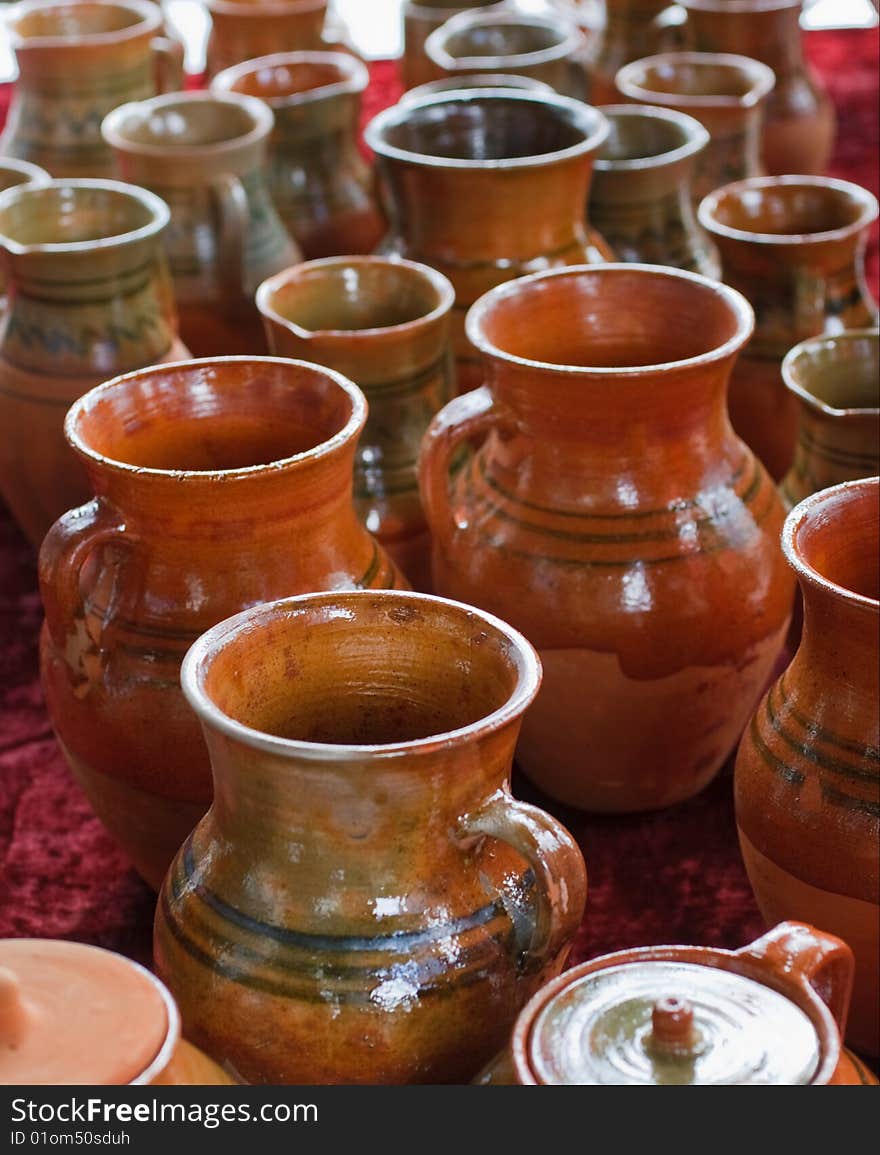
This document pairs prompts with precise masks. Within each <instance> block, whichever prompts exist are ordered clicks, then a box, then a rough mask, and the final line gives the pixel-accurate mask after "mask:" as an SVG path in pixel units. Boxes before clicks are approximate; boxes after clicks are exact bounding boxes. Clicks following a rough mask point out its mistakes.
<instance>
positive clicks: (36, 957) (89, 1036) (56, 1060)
mask: <svg viewBox="0 0 880 1155" xmlns="http://www.w3.org/2000/svg"><path fill="white" fill-rule="evenodd" d="M0 1029H2V1039H3V1045H2V1046H0V1085H4V1086H19V1087H20V1086H38V1085H39V1086H75V1085H79V1086H83V1085H87V1086H108V1085H113V1084H115V1085H120V1084H122V1085H125V1084H127V1085H129V1086H137V1085H140V1086H144V1085H149V1086H184V1085H188V1086H195V1085H204V1086H220V1085H228V1084H229V1083H231V1082H232V1079H230V1078H229V1076H228V1075H227V1074H226V1073H225V1072H224V1071H222V1070H221V1069H220V1068H219V1067H218V1066H217V1064H216V1063H213V1062H212V1061H211V1060H210V1059H209V1058H208V1057H207V1056H206V1055H203V1054H202V1053H201V1051H198V1050H196V1048H195V1047H193V1046H192V1045H191V1044H190V1043H188V1042H186V1040H184V1039H182V1038H181V1037H180V1014H179V1012H178V1010H177V1006H176V1004H175V1002H174V999H172V997H171V995H170V993H169V991H168V988H167V987H166V986H165V985H164V984H163V983H161V982H159V980H158V979H157V978H156V977H155V976H154V975H152V974H150V972H149V971H147V970H145V969H144V968H143V967H142V966H138V964H137V963H135V962H132V961H131V959H127V958H124V957H123V956H122V955H120V954H115V953H113V952H112V951H109V950H102V949H101V948H100V947H96V946H86V945H85V944H84V943H79V942H62V941H60V940H58V939H28V938H14V939H3V940H0Z"/></svg>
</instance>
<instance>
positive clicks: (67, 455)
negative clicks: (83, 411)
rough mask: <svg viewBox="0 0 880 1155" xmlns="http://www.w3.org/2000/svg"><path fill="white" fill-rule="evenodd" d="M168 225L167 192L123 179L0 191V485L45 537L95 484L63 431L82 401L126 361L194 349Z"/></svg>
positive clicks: (24, 522)
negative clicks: (1, 304)
mask: <svg viewBox="0 0 880 1155" xmlns="http://www.w3.org/2000/svg"><path fill="white" fill-rule="evenodd" d="M167 225H168V209H167V207H166V206H165V204H163V202H162V201H161V200H159V198H158V197H155V196H153V194H152V193H149V192H147V191H146V190H144V189H141V188H135V187H134V186H133V185H127V184H120V183H118V182H116V181H98V180H89V181H73V180H71V181H52V182H51V183H49V184H46V185H43V186H33V185H20V186H18V187H17V188H11V189H7V190H6V192H4V193H0V259H2V263H3V267H4V270H5V279H6V285H7V289H8V301H7V305H8V307H7V310H6V316H5V318H4V323H3V327H2V330H0V491H2V493H3V496H4V498H5V499H6V502H7V504H8V505H9V508H10V510H11V512H12V515H13V517H14V518H15V519H16V521H17V522H18V524H19V525H20V526H21V528H22V529H23V530H24V532H25V534H26V535H27V536H28V538H29V539H30V541H31V542H32V544H33V545H34V546H39V544H40V542H41V541H42V539H43V535H44V534H45V532H46V530H47V529H48V528H49V526H50V525H51V524H52V522H53V521H54V520H55V519H56V518H57V517H60V516H61V514H62V513H63V512H64V511H65V510H66V509H69V508H70V506H71V504H75V503H76V502H79V501H86V500H87V499H88V496H89V487H88V484H87V481H86V476H85V473H84V472H83V470H82V467H81V465H80V464H79V462H78V461H77V460H76V458H75V457H74V455H73V454H72V453H71V452H70V449H69V447H68V446H67V444H66V443H65V440H64V435H63V432H62V428H63V424H64V415H65V413H66V412H67V409H68V407H69V406H70V404H71V402H73V401H75V400H76V399H77V398H78V397H81V396H82V394H83V393H85V392H87V391H88V390H89V389H91V388H92V387H93V386H95V385H97V384H98V383H99V382H101V381H105V380H106V379H107V378H108V377H112V376H113V375H114V374H116V373H122V372H127V371H128V370H130V369H137V368H140V367H141V366H143V365H152V364H155V363H156V362H162V361H174V360H177V359H179V358H181V357H188V356H189V352H188V350H187V348H186V346H184V345H183V344H182V343H181V342H180V341H179V340H178V338H177V332H176V329H177V318H176V315H175V310H174V300H173V296H172V290H171V279H170V277H169V275H168V265H167V262H166V260H165V254H164V252H163V250H162V234H163V233H164V231H165V229H166V228H167Z"/></svg>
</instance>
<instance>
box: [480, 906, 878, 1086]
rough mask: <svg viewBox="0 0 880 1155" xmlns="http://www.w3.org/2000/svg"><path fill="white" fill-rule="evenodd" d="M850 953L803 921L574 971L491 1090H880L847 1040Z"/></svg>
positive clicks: (522, 1023) (530, 1018)
mask: <svg viewBox="0 0 880 1155" xmlns="http://www.w3.org/2000/svg"><path fill="white" fill-rule="evenodd" d="M852 980H853V956H852V951H851V950H850V949H849V947H848V946H847V945H846V943H843V942H841V941H840V939H838V938H835V937H834V936H833V935H830V934H826V933H825V932H824V931H818V930H815V929H814V928H813V927H812V926H808V925H806V924H804V923H798V922H785V923H781V924H780V925H779V926H776V927H774V928H773V930H771V931H770V932H769V933H768V934H766V935H764V937H763V938H759V939H758V940H757V941H756V942H753V943H750V944H749V945H748V946H746V947H743V948H742V949H741V950H737V951H729V950H718V949H712V948H711V947H699V946H650V947H642V948H640V949H636V950H626V951H618V952H617V953H615V954H608V955H603V956H601V957H599V958H595V959H593V960H592V961H590V962H587V963H582V964H581V965H580V966H576V967H573V968H572V969H571V970H569V971H567V972H566V973H565V974H564V975H561V976H560V977H559V978H558V979H556V980H554V981H553V982H552V983H548V985H547V986H546V987H544V988H543V990H541V991H539V992H538V994H536V995H535V996H534V997H533V998H532V1000H531V1001H530V1002H529V1004H528V1006H526V1007H525V1008H524V1009H523V1011H522V1012H521V1014H520V1015H519V1017H518V1019H517V1022H516V1026H515V1027H514V1030H513V1035H512V1038H511V1041H510V1045H509V1047H508V1048H507V1050H506V1051H505V1052H503V1053H502V1054H501V1055H500V1056H499V1057H498V1059H497V1060H496V1061H495V1062H494V1063H493V1064H492V1065H491V1066H490V1067H488V1068H487V1069H486V1070H485V1071H484V1072H482V1073H481V1075H480V1076H479V1077H478V1079H477V1080H475V1081H476V1082H477V1083H479V1084H481V1085H483V1086H511V1085H515V1086H655V1087H656V1086H686V1087H706V1086H737V1087H742V1086H765V1087H766V1086H783V1085H785V1086H792V1085H801V1086H803V1085H806V1086H810V1087H815V1086H824V1085H828V1084H831V1085H833V1086H876V1085H877V1079H876V1077H875V1076H874V1075H873V1073H872V1072H871V1071H870V1070H869V1069H868V1068H867V1067H866V1066H865V1064H864V1063H862V1062H861V1061H860V1060H859V1059H858V1058H857V1057H856V1056H855V1055H853V1054H852V1053H851V1052H849V1051H847V1050H846V1049H845V1048H844V1047H843V1046H842V1045H841V1038H840V1036H841V1032H842V1030H843V1026H844V1023H845V1022H846V1013H847V1006H848V1003H849V996H850V990H851V988H852Z"/></svg>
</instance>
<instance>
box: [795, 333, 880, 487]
mask: <svg viewBox="0 0 880 1155" xmlns="http://www.w3.org/2000/svg"><path fill="white" fill-rule="evenodd" d="M878 346H880V334H878V332H877V330H876V329H854V330H848V331H844V332H843V333H839V334H838V335H837V336H836V337H817V338H814V339H813V340H810V341H802V342H801V344H799V345H795V347H794V348H793V349H791V350H790V351H789V353H788V354H787V355H786V358H785V360H784V361H783V362H782V379H783V381H784V382H785V386H786V388H787V389H788V390H789V392H790V393H792V394H793V395H794V397H795V399H796V401H797V404H798V410H799V422H798V439H797V446H796V448H795V457H794V462H793V464H792V467H791V469H790V470H789V471H788V473H787V474H786V475H785V477H784V478H783V479H782V482H781V483H780V486H779V492H780V494H781V496H782V500H783V501H784V502H785V504H786V505H787V506H788V507H789V509H790V508H791V507H792V506H794V505H797V503H798V502H799V501H803V499H804V498H805V497H809V496H810V494H811V493H817V492H818V491H819V490H820V489H828V488H829V487H830V486H832V485H838V484H839V483H840V482H841V481H855V480H857V479H858V478H860V477H873V476H875V475H877V474H880V347H878Z"/></svg>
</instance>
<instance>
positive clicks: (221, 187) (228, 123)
mask: <svg viewBox="0 0 880 1155" xmlns="http://www.w3.org/2000/svg"><path fill="white" fill-rule="evenodd" d="M273 123H274V118H273V116H272V110H271V109H270V108H268V107H267V105H265V104H264V103H263V102H262V101H261V100H257V99H256V98H255V97H252V96H242V95H239V94H238V93H227V94H225V95H221V94H214V93H208V92H185V93H179V94H175V95H172V96H159V97H156V98H155V99H153V100H145V101H140V102H138V103H135V104H124V105H122V106H121V107H120V108H116V109H114V111H113V112H111V113H110V115H109V116H108V117H107V118H106V119H105V121H104V123H103V125H102V129H101V131H102V132H103V134H104V137H105V139H106V140H107V142H108V144H109V145H110V146H111V147H112V148H113V153H114V156H115V159H116V164H117V167H118V169H119V172H120V174H121V175H122V176H123V177H124V178H125V179H126V180H130V181H134V182H135V183H136V184H141V185H144V186H145V187H147V188H149V189H151V190H152V191H153V192H155V193H158V195H159V196H161V197H162V199H163V200H165V201H166V202H167V203H168V206H169V208H170V209H171V224H170V226H169V228H168V233H167V236H166V248H167V251H168V259H169V263H170V265H171V275H172V277H173V278H174V292H175V296H176V298H177V306H178V311H179V314H180V333H181V336H182V337H183V340H184V341H185V342H186V343H187V345H188V346H189V348H190V349H191V351H192V353H193V355H194V356H197V357H216V356H221V355H222V356H228V355H236V354H243V355H255V354H261V353H265V352H267V348H266V342H265V338H264V336H263V329H262V324H261V322H260V316H259V313H258V312H257V307H256V305H255V304H254V300H253V297H254V293H255V292H256V289H257V285H259V283H260V282H261V281H262V280H264V279H265V278H266V277H268V276H271V274H272V273H277V272H279V270H281V269H284V268H286V267H287V266H288V265H291V264H294V263H295V262H296V261H298V260H300V259H301V253H300V251H299V248H298V247H297V245H296V243H295V242H294V240H293V239H292V237H291V236H290V235H289V233H288V232H287V230H286V229H285V227H284V225H283V224H282V222H281V218H280V217H279V215H278V212H277V210H276V208H275V205H274V204H273V202H272V198H271V195H270V191H269V177H268V158H267V150H268V141H269V135H270V133H271V132H272V127H273Z"/></svg>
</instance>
